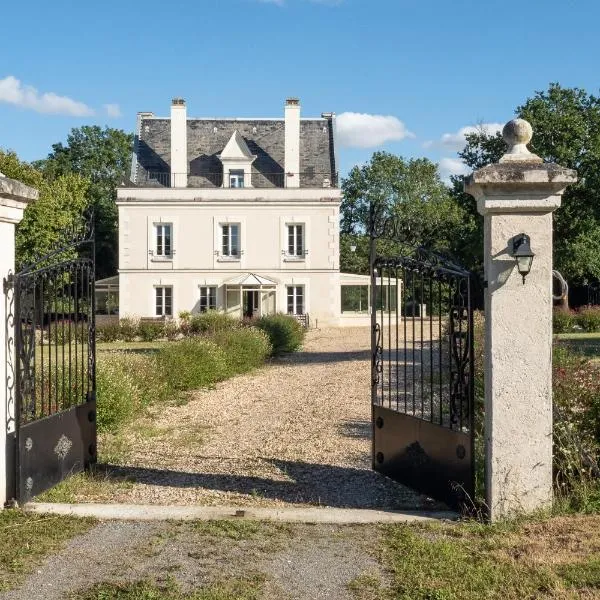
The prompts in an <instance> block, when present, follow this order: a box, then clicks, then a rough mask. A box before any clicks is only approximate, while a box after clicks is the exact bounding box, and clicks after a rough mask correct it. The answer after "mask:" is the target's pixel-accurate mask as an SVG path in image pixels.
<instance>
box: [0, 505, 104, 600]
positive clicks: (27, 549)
mask: <svg viewBox="0 0 600 600" xmlns="http://www.w3.org/2000/svg"><path fill="white" fill-rule="evenodd" d="M95 522H96V521H95V520H94V519H77V518H74V517H63V516H55V515H52V516H40V515H30V514H27V513H24V512H21V511H17V510H4V511H0V591H5V590H8V589H13V588H15V587H17V586H18V585H19V584H20V583H21V582H22V581H23V579H24V578H25V576H26V575H27V574H29V573H31V572H32V571H33V570H34V569H35V568H36V567H37V565H39V564H40V562H41V561H42V560H43V559H44V558H45V557H46V556H47V555H48V554H50V553H52V552H56V551H57V550H59V549H60V548H62V547H63V545H64V544H65V542H67V541H68V540H70V539H71V538H72V537H74V536H76V535H79V534H82V533H85V532H86V531H88V530H89V529H90V528H91V527H93V525H94V524H95Z"/></svg>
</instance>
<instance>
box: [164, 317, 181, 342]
mask: <svg viewBox="0 0 600 600" xmlns="http://www.w3.org/2000/svg"><path fill="white" fill-rule="evenodd" d="M163 335H164V336H165V337H166V338H167V339H168V340H169V341H170V342H172V341H173V340H176V339H177V337H178V336H179V327H177V323H175V321H171V320H169V321H166V322H165V326H164V328H163Z"/></svg>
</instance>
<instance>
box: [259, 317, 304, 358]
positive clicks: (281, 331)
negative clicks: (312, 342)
mask: <svg viewBox="0 0 600 600" xmlns="http://www.w3.org/2000/svg"><path fill="white" fill-rule="evenodd" d="M256 326H257V327H258V328H259V329H262V330H263V331H264V332H265V333H266V334H267V335H268V336H269V341H270V342H271V347H272V353H273V355H274V356H277V355H279V354H281V353H283V352H294V351H295V350H298V348H300V346H301V345H302V342H303V341H304V328H303V327H302V325H300V323H298V321H297V319H295V318H294V317H292V316H290V315H284V314H281V313H280V314H276V315H268V316H265V317H261V318H260V319H258V320H257V321H256Z"/></svg>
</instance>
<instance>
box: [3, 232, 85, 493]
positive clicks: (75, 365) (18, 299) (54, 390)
mask: <svg viewBox="0 0 600 600" xmlns="http://www.w3.org/2000/svg"><path fill="white" fill-rule="evenodd" d="M4 288H5V291H6V292H7V293H9V303H10V311H9V320H8V326H9V331H10V329H11V328H12V326H13V325H14V339H9V340H8V346H9V348H11V351H10V352H9V361H10V364H9V365H8V367H9V373H14V386H12V387H11V392H12V394H13V395H14V397H11V400H12V402H13V404H14V409H13V411H12V413H13V415H12V416H11V421H12V423H11V424H9V425H12V427H14V436H13V439H14V452H12V453H11V454H12V455H13V464H14V471H13V472H14V486H13V490H12V495H13V496H14V498H15V500H16V501H17V502H18V503H24V502H28V501H29V500H31V499H32V498H33V497H34V496H36V495H37V494H39V493H41V492H43V491H44V490H46V489H48V488H50V487H52V486H54V485H56V484H57V483H59V482H60V481H61V480H62V479H64V478H65V477H67V476H68V475H70V474H73V473H76V472H79V471H81V470H83V469H85V468H87V467H89V466H90V465H91V464H92V463H94V462H95V461H96V343H95V258H94V234H93V227H92V226H91V223H90V224H89V225H88V226H87V227H86V229H85V231H83V232H80V233H79V234H78V235H76V237H75V238H74V239H73V240H72V241H71V242H70V243H69V244H68V245H66V246H64V247H63V248H60V249H57V250H56V251H55V252H52V253H51V254H48V255H46V256H44V257H43V258H41V259H40V260H39V261H37V262H36V263H34V264H32V265H30V266H28V267H26V268H24V269H22V270H21V271H20V272H19V273H17V274H15V275H13V276H11V277H9V278H7V279H6V280H5V282H4Z"/></svg>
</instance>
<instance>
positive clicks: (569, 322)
mask: <svg viewBox="0 0 600 600" xmlns="http://www.w3.org/2000/svg"><path fill="white" fill-rule="evenodd" d="M573 325H575V313H573V312H572V311H569V310H564V309H561V308H555V309H554V312H553V314H552V329H553V331H554V333H568V332H569V331H572V329H573Z"/></svg>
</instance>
